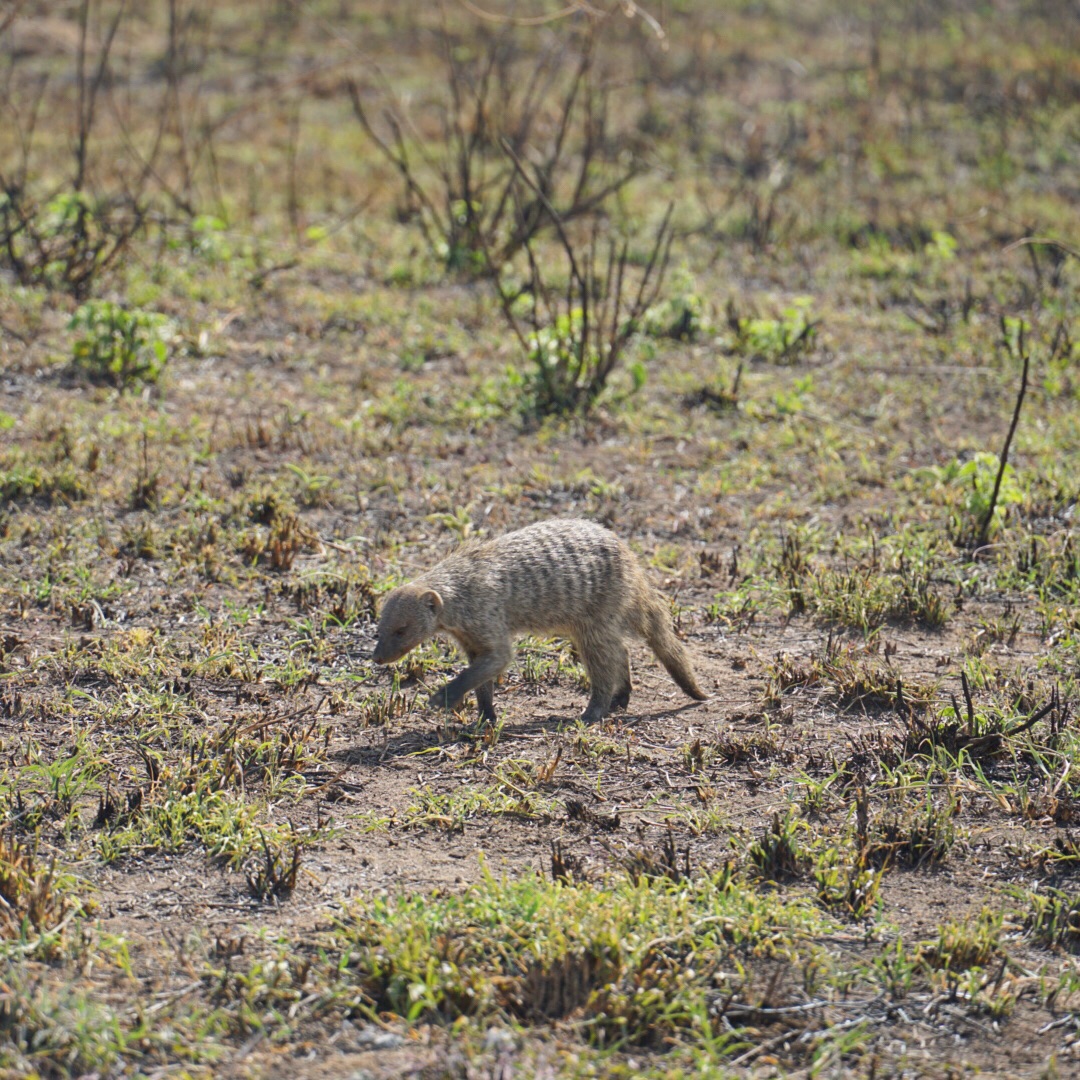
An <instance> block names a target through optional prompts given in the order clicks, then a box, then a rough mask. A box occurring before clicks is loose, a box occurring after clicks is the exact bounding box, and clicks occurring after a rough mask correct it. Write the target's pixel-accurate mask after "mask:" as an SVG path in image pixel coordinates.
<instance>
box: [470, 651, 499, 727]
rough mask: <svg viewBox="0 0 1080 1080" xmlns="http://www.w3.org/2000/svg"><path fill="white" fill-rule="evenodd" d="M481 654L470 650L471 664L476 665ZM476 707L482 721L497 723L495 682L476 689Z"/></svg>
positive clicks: (491, 681) (489, 682) (481, 685)
mask: <svg viewBox="0 0 1080 1080" xmlns="http://www.w3.org/2000/svg"><path fill="white" fill-rule="evenodd" d="M478 656H479V653H477V652H476V651H475V650H472V649H470V650H469V652H468V657H469V663H470V664H474V663H476V660H477V657H478ZM476 707H477V709H478V710H479V713H480V719H481V720H486V721H487V722H488V723H489V724H493V723H495V719H496V717H495V680H494V679H489V680H488V681H487V682H486V683H481V684H480V685H479V686H478V687H477V688H476Z"/></svg>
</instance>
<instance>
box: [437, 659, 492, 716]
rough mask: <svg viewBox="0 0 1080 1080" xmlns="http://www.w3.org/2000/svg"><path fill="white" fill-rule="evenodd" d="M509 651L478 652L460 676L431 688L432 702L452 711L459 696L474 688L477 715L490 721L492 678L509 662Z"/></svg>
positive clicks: (457, 703)
mask: <svg viewBox="0 0 1080 1080" xmlns="http://www.w3.org/2000/svg"><path fill="white" fill-rule="evenodd" d="M509 651H510V650H509V648H507V650H506V655H504V654H503V653H502V652H501V651H500V652H489V653H482V654H480V655H478V656H477V657H476V658H475V659H474V660H473V661H472V663H471V664H469V666H468V667H467V668H466V669H465V670H464V671H463V672H462V673H461V674H460V675H457V676H455V677H454V678H453V679H451V680H450V681H449V682H448V683H447V684H446V685H445V686H442V687H440V688H439V689H438V690H436V691H435V693H434V694H433V695H432V696H431V702H432V704H434V705H436V706H438V707H439V708H441V709H450V710H455V709H458V708H460V706H461V699H462V698H463V697H464V696H465V695H466V694H467V693H468V692H469V691H470V690H476V691H477V695H476V700H477V704H478V705H479V706H480V712H481V715H482V716H483V717H484V719H485V720H494V719H495V707H494V682H495V677H496V676H497V675H498V674H499V672H500V671H502V670H503V668H505V667H506V665H507V663H508V662H509V660H510V657H509V655H508V654H509Z"/></svg>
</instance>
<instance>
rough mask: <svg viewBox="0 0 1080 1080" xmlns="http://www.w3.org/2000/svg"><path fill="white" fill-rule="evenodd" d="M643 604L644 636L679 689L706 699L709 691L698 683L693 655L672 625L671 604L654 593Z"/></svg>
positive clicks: (692, 695) (695, 697) (642, 627)
mask: <svg viewBox="0 0 1080 1080" xmlns="http://www.w3.org/2000/svg"><path fill="white" fill-rule="evenodd" d="M643 608H644V610H643V612H642V626H641V628H640V632H641V636H642V637H643V638H644V639H645V640H646V641H647V642H648V643H649V648H650V649H652V651H653V652H654V653H656V658H657V660H659V661H660V663H661V664H663V665H664V667H666V668H667V671H668V674H669V675H670V676H671V677H672V678H673V679H674V680H675V682H676V683H678V685H679V689H680V690H682V691H683V692H684V693H686V694H688V695H689V696H690V697H692V698H693V699H694V700H695V701H704V700H705V699H706V698H707V697H708V696H709V695H708V694H706V693H705V691H704V690H702V689H701V687H700V686H698V683H697V679H695V678H694V669H693V667H692V666H691V664H690V657H689V656H688V655H687V652H686V650H685V649H684V648H683V645H682V642H681V641H680V640H679V639H678V638H677V637H676V636H675V631H674V630H673V629H672V626H671V615H670V614H669V613H668V611H667V605H666V604H665V603H664V601H663V600H662V599H661V598H660V597H659V596H654V597H652V598H650V602H646V603H645V604H643Z"/></svg>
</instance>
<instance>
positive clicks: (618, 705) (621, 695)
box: [611, 646, 634, 712]
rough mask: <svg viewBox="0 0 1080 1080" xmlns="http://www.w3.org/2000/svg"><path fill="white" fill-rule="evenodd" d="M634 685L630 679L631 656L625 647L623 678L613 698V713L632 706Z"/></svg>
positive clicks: (623, 652)
mask: <svg viewBox="0 0 1080 1080" xmlns="http://www.w3.org/2000/svg"><path fill="white" fill-rule="evenodd" d="M633 688H634V684H633V682H632V681H631V679H630V656H629V654H628V653H627V651H626V647H625V646H624V647H623V651H622V677H621V681H620V683H619V686H618V689H616V691H615V693H614V694H613V695H612V697H611V711H612V712H615V711H617V710H621V709H625V708H626V707H627V705H629V704H630V691H631V690H632V689H633Z"/></svg>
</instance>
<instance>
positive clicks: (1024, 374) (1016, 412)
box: [976, 318, 1031, 547]
mask: <svg viewBox="0 0 1080 1080" xmlns="http://www.w3.org/2000/svg"><path fill="white" fill-rule="evenodd" d="M1002 332H1003V333H1006V341H1008V336H1007V331H1006V327H1005V320H1004V318H1003V319H1002ZM1009 351H1010V353H1013V354H1014V355H1015V354H1016V353H1019V355H1020V358H1021V359H1022V360H1023V362H1024V366H1023V370H1022V371H1021V373H1020V391H1019V393H1018V394H1017V395H1016V407H1015V408H1014V409H1013V415H1012V423H1011V424H1010V425H1009V433H1008V434H1007V435H1006V436H1005V445H1004V446H1003V447H1002V448H1001V460H1000V463H999V464H998V472H997V478H996V479H995V480H994V493H993V495H991V496H990V505H989V506H988V507H987V509H986V517H985V518H983V523H982V528H981V529H980V530H979V542H978V544H977V545H976V547H983V546H984V545H985V544H986V542H987V540H988V539H989V538H990V525H991V523H992V522H993V520H994V510H995V509H997V501H998V494H999V493H1000V491H1001V481H1002V479H1003V478H1004V476H1005V468H1006V466H1007V465H1008V463H1009V447H1010V446H1011V445H1012V440H1013V435H1014V434H1016V425H1017V424H1018V423H1019V421H1020V407H1021V406H1022V405H1023V404H1024V395H1025V394H1026V393H1027V382H1028V366H1029V362H1030V359H1031V357H1030V354H1029V353H1028V350H1027V344H1026V342H1025V334H1024V324H1023V322H1021V323H1020V328H1019V330H1018V332H1017V337H1016V348H1015V350H1013V348H1011V347H1010V349H1009Z"/></svg>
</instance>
